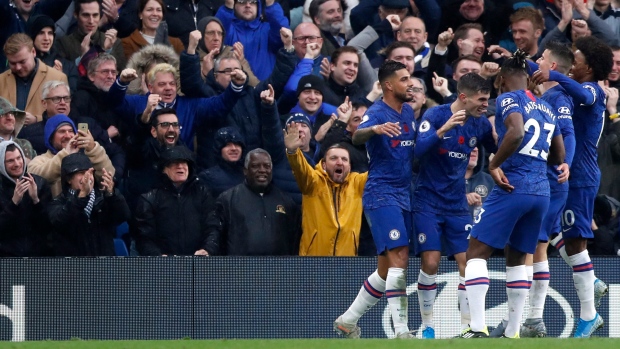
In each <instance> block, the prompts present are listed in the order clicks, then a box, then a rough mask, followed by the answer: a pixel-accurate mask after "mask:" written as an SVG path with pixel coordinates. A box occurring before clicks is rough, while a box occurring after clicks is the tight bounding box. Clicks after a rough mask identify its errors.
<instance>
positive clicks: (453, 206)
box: [413, 104, 496, 215]
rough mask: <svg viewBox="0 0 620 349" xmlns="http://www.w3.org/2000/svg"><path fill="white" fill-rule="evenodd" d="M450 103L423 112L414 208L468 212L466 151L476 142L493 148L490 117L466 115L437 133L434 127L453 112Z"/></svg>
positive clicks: (419, 135)
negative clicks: (460, 121)
mask: <svg viewBox="0 0 620 349" xmlns="http://www.w3.org/2000/svg"><path fill="white" fill-rule="evenodd" d="M452 114H453V113H452V111H451V110H450V104H444V105H440V106H437V107H433V108H431V109H429V110H427V111H426V113H424V116H423V117H422V120H421V122H420V125H419V126H418V134H417V139H416V145H415V155H416V158H420V172H419V174H418V178H417V182H416V187H415V191H414V194H413V195H414V200H413V202H414V207H413V209H414V211H430V212H434V213H455V214H465V215H466V214H468V213H469V206H468V205H467V198H466V196H465V195H466V194H467V192H466V189H465V172H466V171H467V164H468V163H469V154H470V153H471V151H472V149H474V148H475V147H476V146H477V145H478V143H482V144H483V145H484V146H485V148H486V149H487V150H488V151H489V152H495V151H496V148H495V140H494V139H493V128H492V126H491V123H490V122H489V120H488V119H487V118H486V117H484V116H482V117H473V116H469V117H468V118H467V120H466V122H465V124H464V125H463V126H456V127H454V128H453V129H451V130H450V131H448V132H446V134H445V135H444V137H443V138H442V139H440V138H439V137H437V130H438V129H439V128H441V127H442V126H443V125H444V124H445V123H446V121H448V119H450V117H451V116H452Z"/></svg>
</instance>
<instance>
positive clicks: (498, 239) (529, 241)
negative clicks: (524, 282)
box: [471, 186, 549, 254]
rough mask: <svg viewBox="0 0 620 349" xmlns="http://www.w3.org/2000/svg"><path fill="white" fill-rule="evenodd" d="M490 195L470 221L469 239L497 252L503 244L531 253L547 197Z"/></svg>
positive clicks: (547, 206) (545, 207) (546, 205)
mask: <svg viewBox="0 0 620 349" xmlns="http://www.w3.org/2000/svg"><path fill="white" fill-rule="evenodd" d="M498 190H502V189H498V187H497V186H496V187H495V189H493V191H492V192H491V194H490V195H489V197H488V198H487V200H486V201H485V202H484V204H483V205H482V209H481V210H480V214H478V216H477V217H476V218H475V219H474V223H475V225H474V227H473V229H472V230H471V236H472V237H474V238H476V239H477V240H478V241H480V242H482V243H484V244H487V245H489V246H491V247H494V248H497V249H503V248H504V247H506V244H508V245H510V247H512V248H513V249H515V250H517V251H520V252H524V253H532V254H533V253H534V251H536V245H537V244H538V233H539V232H540V227H541V225H542V220H543V217H544V216H545V214H546V213H547V209H548V208H549V197H548V196H538V195H530V194H498Z"/></svg>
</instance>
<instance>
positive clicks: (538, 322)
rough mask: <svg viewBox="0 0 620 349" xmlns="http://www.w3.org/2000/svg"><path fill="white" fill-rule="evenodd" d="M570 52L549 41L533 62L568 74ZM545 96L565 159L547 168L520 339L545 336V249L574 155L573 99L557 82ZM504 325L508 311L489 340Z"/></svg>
mask: <svg viewBox="0 0 620 349" xmlns="http://www.w3.org/2000/svg"><path fill="white" fill-rule="evenodd" d="M573 60H574V56H573V52H572V51H571V49H570V47H568V46H567V45H565V44H563V43H560V42H556V41H551V42H548V43H547V45H546V46H545V51H544V52H543V54H542V55H541V57H540V58H539V59H538V61H537V63H538V64H539V65H540V66H541V67H543V69H546V70H555V71H557V72H559V73H561V74H565V75H566V74H568V72H569V71H570V69H571V67H572V65H573ZM542 87H543V89H544V90H545V93H544V94H543V96H542V97H541V99H542V100H544V101H545V102H547V103H549V104H550V105H551V106H552V107H553V111H554V112H555V114H556V115H557V125H556V127H557V128H559V129H560V132H561V133H562V138H563V140H564V149H565V150H566V158H565V161H564V163H563V164H561V165H560V166H552V165H549V166H547V178H548V179H549V187H550V189H551V190H550V201H549V209H548V210H547V214H546V215H545V217H544V219H543V224H542V227H541V230H540V233H539V235H538V245H537V246H536V252H535V253H534V255H531V254H528V255H527V257H526V260H525V265H526V270H527V277H528V281H531V283H532V284H531V287H530V291H529V294H528V297H529V303H530V309H529V313H528V316H527V318H526V320H525V323H524V324H523V326H522V327H521V332H520V333H521V337H545V336H546V335H547V330H546V327H545V323H544V321H543V319H542V315H543V309H544V306H545V298H546V297H547V288H548V287H549V276H550V274H549V262H548V261H547V247H548V246H549V237H550V236H551V234H558V233H560V232H561V225H560V220H561V216H562V212H563V209H564V204H565V203H566V197H567V196H568V182H567V180H568V176H569V174H570V171H569V167H570V165H571V163H572V160H573V154H574V152H575V132H574V129H573V122H572V120H571V119H572V115H573V100H572V98H571V97H570V96H569V95H568V94H566V91H564V89H563V88H562V86H560V85H558V83H557V82H545V83H543V85H542ZM507 323H508V312H507V313H506V315H505V316H504V319H503V320H502V322H501V323H500V324H499V325H498V326H497V327H496V328H495V329H494V330H493V332H492V333H491V337H500V336H501V335H502V334H503V333H504V329H505V328H506V324H507Z"/></svg>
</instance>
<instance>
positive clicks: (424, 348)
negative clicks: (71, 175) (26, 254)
mask: <svg viewBox="0 0 620 349" xmlns="http://www.w3.org/2000/svg"><path fill="white" fill-rule="evenodd" d="M481 346H483V347H484V348H488V349H523V348H527V349H549V348H561V349H600V348H620V338H618V339H615V338H589V339H572V338H563V339H558V338H541V339H530V338H528V339H517V340H515V339H441V340H420V339H412V340H390V339H359V340H346V339H274V340H234V339H233V340H178V341H82V340H73V341H62V342H61V341H41V342H23V343H11V342H0V349H5V348H11V349H44V348H45V349H103V348H106V349H107V348H114V349H134V348H135V349H220V348H222V349H271V348H273V349H288V348H291V349H297V348H317V349H384V348H385V349H401V348H402V349H412V348H420V349H435V348H449V349H480V347H481Z"/></svg>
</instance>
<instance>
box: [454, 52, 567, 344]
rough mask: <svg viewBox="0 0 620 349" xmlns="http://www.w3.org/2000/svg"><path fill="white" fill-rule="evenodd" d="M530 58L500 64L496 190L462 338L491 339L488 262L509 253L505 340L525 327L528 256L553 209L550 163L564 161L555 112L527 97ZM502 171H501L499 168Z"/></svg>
mask: <svg viewBox="0 0 620 349" xmlns="http://www.w3.org/2000/svg"><path fill="white" fill-rule="evenodd" d="M525 57H526V54H525V53H524V52H523V51H521V50H517V52H515V54H514V56H513V57H512V58H508V59H506V60H505V61H504V63H503V64H502V68H501V72H500V73H499V75H498V76H497V79H496V85H497V87H498V89H499V91H500V92H502V94H501V95H500V96H498V97H497V103H496V106H497V112H496V115H495V129H496V131H497V135H498V140H499V141H498V144H499V148H498V150H497V152H496V153H495V156H494V157H493V159H492V160H491V162H490V163H489V173H490V174H491V176H492V177H493V180H494V181H495V183H496V184H497V185H496V186H495V188H494V189H493V191H492V192H491V195H489V198H488V199H487V200H486V201H485V203H484V205H483V206H482V209H481V210H480V213H479V215H478V216H477V217H476V218H475V221H474V222H475V223H476V225H474V227H473V229H472V232H471V237H470V239H469V247H468V248H467V266H466V268H465V288H466V289H467V298H468V300H469V308H470V312H471V323H470V328H469V329H468V330H466V331H464V332H463V333H462V334H461V337H462V338H475V337H488V335H489V333H488V330H487V326H486V324H485V314H484V312H485V297H486V293H487V291H488V289H489V271H488V269H487V259H488V258H489V257H490V256H491V254H492V253H493V251H494V250H495V249H498V248H504V247H506V249H505V250H506V293H507V295H508V307H509V309H510V318H509V321H508V324H507V325H506V329H505V331H504V336H506V337H510V338H515V337H519V326H520V323H521V316H522V314H523V307H524V306H525V298H526V296H527V292H528V289H529V283H528V281H527V273H526V271H525V255H526V253H534V251H535V250H536V244H537V241H538V232H539V231H540V226H541V223H542V219H543V217H544V215H545V213H546V212H547V208H548V206H549V180H548V179H547V174H546V173H547V161H548V162H549V163H551V164H557V165H559V164H561V163H562V161H563V160H564V155H565V154H564V144H563V142H562V135H561V134H560V132H559V130H557V129H556V127H555V123H556V116H555V114H554V113H553V111H552V109H551V106H550V105H549V104H547V103H546V102H544V101H542V100H540V99H538V98H536V97H535V96H534V95H533V94H532V93H531V92H530V91H528V90H526V89H527V86H528V83H529V77H528V74H527V69H526V68H527V63H526V60H525ZM500 166H501V167H500Z"/></svg>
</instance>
